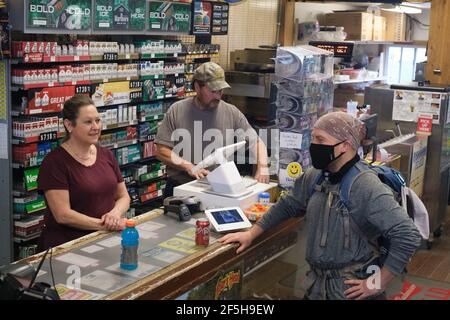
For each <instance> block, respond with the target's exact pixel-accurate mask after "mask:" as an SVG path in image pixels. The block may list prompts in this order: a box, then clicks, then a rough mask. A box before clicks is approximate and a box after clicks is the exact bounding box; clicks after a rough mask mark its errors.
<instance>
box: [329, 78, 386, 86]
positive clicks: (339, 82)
mask: <svg viewBox="0 0 450 320" xmlns="http://www.w3.org/2000/svg"><path fill="white" fill-rule="evenodd" d="M373 81H386V78H385V77H381V78H373V79H361V80H360V79H351V80H344V81H333V83H334V84H335V85H339V84H355V83H364V82H373Z"/></svg>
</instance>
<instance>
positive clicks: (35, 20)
mask: <svg viewBox="0 0 450 320" xmlns="http://www.w3.org/2000/svg"><path fill="white" fill-rule="evenodd" d="M91 7H92V0H27V1H26V13H27V17H26V19H27V22H26V23H27V28H39V29H58V30H79V31H80V30H89V29H90V27H91Z"/></svg>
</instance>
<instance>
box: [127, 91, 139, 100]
mask: <svg viewBox="0 0 450 320" xmlns="http://www.w3.org/2000/svg"><path fill="white" fill-rule="evenodd" d="M130 100H131V101H140V100H142V91H135V92H130Z"/></svg>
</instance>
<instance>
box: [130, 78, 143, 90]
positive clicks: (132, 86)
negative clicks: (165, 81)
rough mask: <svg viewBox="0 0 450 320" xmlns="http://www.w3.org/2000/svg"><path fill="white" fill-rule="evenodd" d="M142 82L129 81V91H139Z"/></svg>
mask: <svg viewBox="0 0 450 320" xmlns="http://www.w3.org/2000/svg"><path fill="white" fill-rule="evenodd" d="M143 83H144V82H143V81H142V80H133V81H130V89H139V88H142V86H143Z"/></svg>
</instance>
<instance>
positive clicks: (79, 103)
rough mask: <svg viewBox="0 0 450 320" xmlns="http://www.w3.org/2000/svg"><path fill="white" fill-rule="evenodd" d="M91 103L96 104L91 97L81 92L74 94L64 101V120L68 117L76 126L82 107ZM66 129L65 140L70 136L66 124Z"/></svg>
mask: <svg viewBox="0 0 450 320" xmlns="http://www.w3.org/2000/svg"><path fill="white" fill-rule="evenodd" d="M89 105H93V106H95V104H94V101H92V99H91V98H89V97H88V96H85V95H81V94H76V95H74V96H73V97H72V98H70V99H69V100H67V101H66V102H65V103H64V108H63V111H62V114H63V121H64V120H66V119H67V120H69V121H70V122H71V123H72V125H73V126H75V125H76V120H77V118H78V115H79V114H80V108H82V107H86V106H89ZM64 129H65V130H66V137H65V138H64V141H67V140H69V138H70V133H69V131H68V130H67V128H66V126H64Z"/></svg>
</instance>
